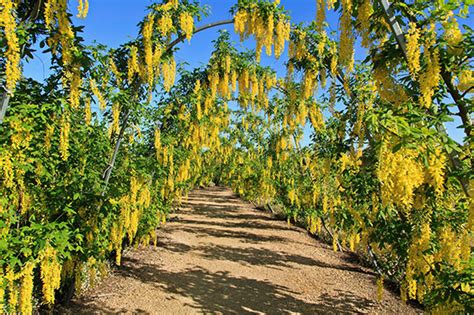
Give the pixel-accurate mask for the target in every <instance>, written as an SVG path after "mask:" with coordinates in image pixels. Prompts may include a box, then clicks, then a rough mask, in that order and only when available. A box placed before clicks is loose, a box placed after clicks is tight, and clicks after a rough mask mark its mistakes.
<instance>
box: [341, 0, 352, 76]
mask: <svg viewBox="0 0 474 315" xmlns="http://www.w3.org/2000/svg"><path fill="white" fill-rule="evenodd" d="M341 3H342V8H343V11H342V16H341V19H340V24H341V33H340V38H339V58H338V59H339V63H340V64H341V66H343V67H344V68H345V69H346V70H347V71H349V72H352V70H353V69H354V34H353V32H352V30H353V28H352V24H351V12H352V2H351V0H344V1H342V2H341Z"/></svg>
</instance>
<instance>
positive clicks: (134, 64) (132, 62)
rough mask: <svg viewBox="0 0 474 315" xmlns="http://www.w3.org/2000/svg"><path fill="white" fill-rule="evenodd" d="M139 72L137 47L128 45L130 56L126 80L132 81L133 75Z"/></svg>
mask: <svg viewBox="0 0 474 315" xmlns="http://www.w3.org/2000/svg"><path fill="white" fill-rule="evenodd" d="M139 73H140V65H139V64H138V48H137V47H136V46H132V47H130V58H128V73H127V74H128V75H127V78H128V82H129V84H130V83H132V81H133V78H134V75H135V74H139Z"/></svg>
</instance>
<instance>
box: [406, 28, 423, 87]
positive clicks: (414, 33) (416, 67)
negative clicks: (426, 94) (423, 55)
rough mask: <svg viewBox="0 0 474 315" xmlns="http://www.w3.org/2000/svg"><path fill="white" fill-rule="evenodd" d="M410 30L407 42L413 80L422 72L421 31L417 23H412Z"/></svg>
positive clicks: (408, 61) (408, 59)
mask: <svg viewBox="0 0 474 315" xmlns="http://www.w3.org/2000/svg"><path fill="white" fill-rule="evenodd" d="M409 25H410V30H409V31H408V34H407V35H406V40H407V63H408V69H409V70H410V74H411V76H412V78H416V76H417V74H418V71H420V44H419V43H418V41H419V39H420V31H419V29H418V27H417V26H416V24H415V23H413V22H410V24H409Z"/></svg>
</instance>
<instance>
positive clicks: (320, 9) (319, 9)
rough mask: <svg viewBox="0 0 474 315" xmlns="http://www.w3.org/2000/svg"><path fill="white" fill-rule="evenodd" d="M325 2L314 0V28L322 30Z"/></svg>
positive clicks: (324, 17)
mask: <svg viewBox="0 0 474 315" xmlns="http://www.w3.org/2000/svg"><path fill="white" fill-rule="evenodd" d="M325 10H326V3H325V0H316V30H317V31H318V32H320V31H322V29H323V23H324V21H325V20H326V11H325Z"/></svg>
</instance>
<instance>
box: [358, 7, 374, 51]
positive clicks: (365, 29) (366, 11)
mask: <svg viewBox="0 0 474 315" xmlns="http://www.w3.org/2000/svg"><path fill="white" fill-rule="evenodd" d="M373 12H374V8H373V6H372V2H371V0H363V1H362V3H361V4H360V6H359V9H358V12H357V21H358V22H359V33H360V34H361V37H362V42H361V45H362V47H365V48H368V47H369V45H370V37H369V36H370V17H371V16H372V13H373Z"/></svg>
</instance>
